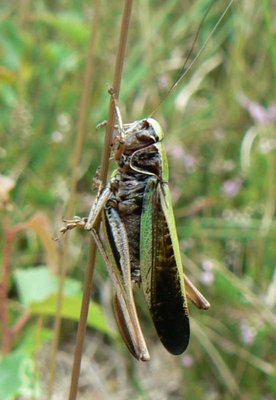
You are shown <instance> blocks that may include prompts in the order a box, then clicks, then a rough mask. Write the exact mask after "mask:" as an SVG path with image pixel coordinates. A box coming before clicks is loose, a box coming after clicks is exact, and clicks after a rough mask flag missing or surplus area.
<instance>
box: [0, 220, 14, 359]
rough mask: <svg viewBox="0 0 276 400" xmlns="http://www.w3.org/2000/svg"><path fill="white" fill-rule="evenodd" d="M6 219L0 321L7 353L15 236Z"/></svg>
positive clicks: (3, 346)
mask: <svg viewBox="0 0 276 400" xmlns="http://www.w3.org/2000/svg"><path fill="white" fill-rule="evenodd" d="M7 226H8V221H7V219H6V220H5V221H4V249H3V254H4V258H3V275H2V279H1V287H0V289H1V290H0V304H1V311H0V315H1V322H2V353H3V354H7V353H8V352H9V351H10V346H11V333H10V329H9V314H8V291H9V279H10V272H11V254H12V242H13V240H14V238H15V234H16V233H15V231H14V230H12V229H9V228H7Z"/></svg>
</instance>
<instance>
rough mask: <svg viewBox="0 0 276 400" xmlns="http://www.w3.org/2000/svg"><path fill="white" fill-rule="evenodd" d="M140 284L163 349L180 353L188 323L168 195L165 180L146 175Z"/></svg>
mask: <svg viewBox="0 0 276 400" xmlns="http://www.w3.org/2000/svg"><path fill="white" fill-rule="evenodd" d="M140 232H141V234H140V267H141V278H142V286H143V290H144V293H145V297H146V301H147V303H148V306H149V309H150V312H151V315H152V319H153V322H154V325H155V328H156V331H157V333H158V335H159V337H160V340H161V342H162V343H163V345H164V346H165V348H166V349H167V350H168V351H169V352H170V353H172V354H175V355H177V354H181V353H183V351H185V349H186V347H187V346H188V343H189V337H190V326H189V318H188V309H187V300H186V295H185V284H184V275H183V269H182V263H181V256H180V249H179V243H178V238H177V232H176V227H175V220H174V216H173V209H172V203H171V195H170V191H169V188H168V185H167V184H166V183H160V182H159V181H158V179H157V178H156V177H152V178H150V180H149V182H148V184H147V187H146V190H145V194H144V199H143V209H142V216H141V228H140Z"/></svg>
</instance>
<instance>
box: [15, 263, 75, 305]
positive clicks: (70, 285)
mask: <svg viewBox="0 0 276 400" xmlns="http://www.w3.org/2000/svg"><path fill="white" fill-rule="evenodd" d="M14 278H15V283H16V286H17V290H18V294H19V298H20V301H21V302H22V303H23V304H24V305H25V306H28V305H29V304H31V303H33V302H39V301H42V300H44V299H46V298H47V297H48V296H49V295H50V294H53V293H56V292H57V288H58V278H57V277H56V276H54V275H52V274H51V273H50V271H49V268H47V267H43V266H42V267H35V268H28V269H17V270H16V271H15V272H14ZM80 292H81V284H80V282H78V281H76V280H74V279H70V278H66V280H65V287H64V293H65V294H66V295H67V294H68V295H75V294H78V293H80Z"/></svg>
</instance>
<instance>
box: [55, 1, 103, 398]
mask: <svg viewBox="0 0 276 400" xmlns="http://www.w3.org/2000/svg"><path fill="white" fill-rule="evenodd" d="M99 5H100V0H96V1H95V5H94V9H93V18H92V19H91V22H92V26H91V34H90V40H89V45H88V53H87V62H86V70H85V76H84V81H83V89H82V95H81V101H80V107H79V120H78V128H77V136H76V143H75V146H74V149H75V151H74V154H73V165H72V175H71V186H70V195H69V200H68V205H67V210H66V213H65V217H66V218H70V217H71V216H72V213H73V205H74V202H75V197H76V187H77V182H78V178H79V164H80V160H81V153H82V148H83V142H84V136H85V130H86V129H85V128H86V123H87V114H88V107H89V98H90V93H91V86H92V78H93V72H94V66H95V45H96V36H97V30H98V21H99ZM68 239H69V236H68V235H67V236H65V237H64V246H63V252H62V254H61V257H60V271H59V287H58V294H57V312H56V316H55V322H54V339H53V344H52V351H51V359H50V372H49V380H48V399H49V400H50V399H51V398H52V394H53V386H54V380H55V373H56V360H57V350H58V345H59V338H60V328H61V315H62V305H63V291H64V282H65V277H66V271H67V268H66V267H67V259H68V257H67V256H68Z"/></svg>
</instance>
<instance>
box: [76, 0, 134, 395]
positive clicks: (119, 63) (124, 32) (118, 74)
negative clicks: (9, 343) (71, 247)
mask: <svg viewBox="0 0 276 400" xmlns="http://www.w3.org/2000/svg"><path fill="white" fill-rule="evenodd" d="M131 9H132V0H125V4H124V12H123V17H122V22H121V31H120V39H119V48H118V52H117V56H116V65H115V71H114V78H113V88H114V90H115V93H116V95H117V98H118V96H119V92H120V85H121V79H122V72H123V63H124V59H125V51H126V44H127V36H128V30H129V23H130V15H131ZM114 120H115V115H114V104H113V102H112V99H110V104H109V116H108V124H107V128H106V134H105V143H104V149H103V153H102V162H101V172H100V179H101V182H102V184H103V185H105V183H106V179H107V173H108V162H109V157H110V145H111V141H112V129H113V126H114ZM95 229H96V230H97V231H98V229H99V222H98V223H97V226H95ZM95 256H96V244H95V242H94V241H91V244H90V256H89V261H88V265H87V272H86V279H85V287H84V294H83V300H82V308H81V315H80V321H79V326H78V333H77V339H76V348H75V355H74V364H73V368H72V376H71V386H70V393H69V400H75V399H76V397H77V390H78V380H79V374H80V365H81V355H82V349H83V342H84V337H85V331H86V321H87V315H88V309H89V303H90V294H91V289H92V277H93V271H94V265H95Z"/></svg>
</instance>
